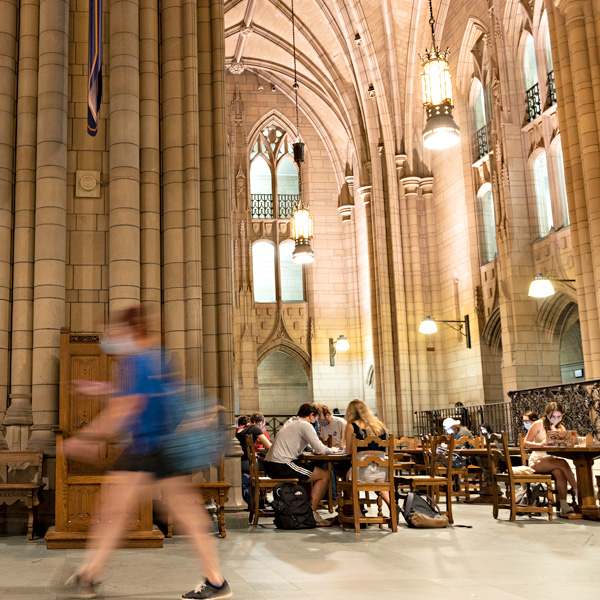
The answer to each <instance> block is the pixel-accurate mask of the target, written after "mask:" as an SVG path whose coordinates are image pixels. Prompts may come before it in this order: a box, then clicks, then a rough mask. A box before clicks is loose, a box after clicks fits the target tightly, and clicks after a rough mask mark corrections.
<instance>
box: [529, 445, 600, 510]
mask: <svg viewBox="0 0 600 600" xmlns="http://www.w3.org/2000/svg"><path fill="white" fill-rule="evenodd" d="M541 451H542V452H546V453H548V454H550V455H551V456H558V457H560V458H568V459H569V460H572V461H573V462H574V463H575V472H576V474H577V496H578V497H577V505H578V506H577V508H578V512H581V514H582V515H583V518H584V519H591V520H593V521H597V520H598V519H600V510H599V509H598V505H597V504H596V498H595V496H594V476H593V473H592V467H593V466H594V461H595V460H596V459H597V458H598V457H599V456H600V446H595V447H592V448H585V447H580V446H575V447H573V448H560V447H558V446H544V447H543V448H541Z"/></svg>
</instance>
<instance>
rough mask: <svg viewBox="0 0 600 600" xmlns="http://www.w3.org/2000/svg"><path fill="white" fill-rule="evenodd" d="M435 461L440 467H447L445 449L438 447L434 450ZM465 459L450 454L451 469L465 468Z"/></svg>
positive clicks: (454, 453)
mask: <svg viewBox="0 0 600 600" xmlns="http://www.w3.org/2000/svg"><path fill="white" fill-rule="evenodd" d="M436 454H437V456H436V460H437V462H438V463H440V465H442V466H444V467H446V466H448V450H446V448H442V447H439V448H438V449H437V450H436ZM467 464H468V463H467V459H466V458H464V457H463V456H461V455H460V454H457V453H456V452H453V453H452V468H453V469H464V468H465V467H466V466H467Z"/></svg>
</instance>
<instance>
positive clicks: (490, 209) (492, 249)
mask: <svg viewBox="0 0 600 600" xmlns="http://www.w3.org/2000/svg"><path fill="white" fill-rule="evenodd" d="M477 201H478V212H479V248H480V260H481V264H482V265H486V264H488V263H490V262H492V261H493V260H494V257H495V256H496V252H497V251H498V248H497V245H496V219H495V216H494V196H493V194H492V185H491V184H490V183H484V184H483V185H482V186H481V188H480V189H479V193H478V194H477Z"/></svg>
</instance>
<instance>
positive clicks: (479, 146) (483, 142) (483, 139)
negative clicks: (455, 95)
mask: <svg viewBox="0 0 600 600" xmlns="http://www.w3.org/2000/svg"><path fill="white" fill-rule="evenodd" d="M470 104H471V115H472V123H473V129H474V141H473V154H474V158H475V160H476V161H477V160H479V159H480V158H483V157H484V156H485V155H486V154H487V153H488V143H489V140H488V135H487V133H488V132H487V122H488V119H487V115H486V106H485V104H486V103H485V92H484V89H483V85H482V84H481V81H479V79H477V78H475V79H473V86H472V89H471V103H470Z"/></svg>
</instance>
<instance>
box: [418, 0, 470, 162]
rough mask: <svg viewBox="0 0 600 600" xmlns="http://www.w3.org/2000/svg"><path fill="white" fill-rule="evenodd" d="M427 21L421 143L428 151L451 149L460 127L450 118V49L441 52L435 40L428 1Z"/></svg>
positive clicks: (423, 63) (430, 6) (433, 23)
mask: <svg viewBox="0 0 600 600" xmlns="http://www.w3.org/2000/svg"><path fill="white" fill-rule="evenodd" d="M429 15H430V18H429V24H430V25H431V41H432V48H431V50H425V54H424V55H423V54H421V55H420V57H421V63H422V67H423V70H422V72H421V82H422V84H423V106H424V107H425V113H426V115H427V124H426V125H425V129H423V145H424V146H425V148H429V149H431V150H443V149H444V148H451V147H452V146H455V145H456V144H458V142H459V141H460V127H459V126H458V125H457V124H456V123H455V121H454V118H453V117H452V109H453V108H454V104H453V101H452V80H451V77H450V67H449V66H448V56H449V54H450V51H449V50H448V49H446V50H445V51H441V50H440V49H439V48H438V47H437V45H436V42H435V27H434V26H435V19H434V18H433V7H432V5H431V0H429Z"/></svg>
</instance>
